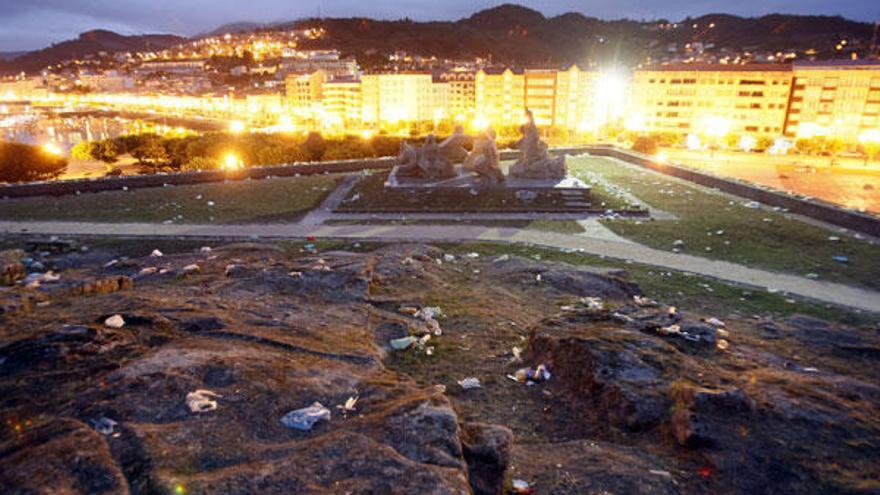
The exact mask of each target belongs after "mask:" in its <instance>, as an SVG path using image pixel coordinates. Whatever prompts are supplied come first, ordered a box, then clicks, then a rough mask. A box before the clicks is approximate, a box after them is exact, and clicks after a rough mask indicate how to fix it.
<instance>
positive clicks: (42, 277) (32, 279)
mask: <svg viewBox="0 0 880 495" xmlns="http://www.w3.org/2000/svg"><path fill="white" fill-rule="evenodd" d="M59 280H61V275H58V274H57V273H55V272H53V271H48V272H46V273H31V274H29V275H28V276H27V277H25V278H24V280H22V283H23V284H24V285H25V287H28V288H30V289H36V288H37V287H39V286H41V285H43V284H47V283H52V282H57V281H59Z"/></svg>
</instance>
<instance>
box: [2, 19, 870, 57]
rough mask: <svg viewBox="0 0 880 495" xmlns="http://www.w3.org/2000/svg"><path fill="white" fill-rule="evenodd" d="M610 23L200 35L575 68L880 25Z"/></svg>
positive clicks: (159, 43) (859, 37) (144, 45)
mask: <svg viewBox="0 0 880 495" xmlns="http://www.w3.org/2000/svg"><path fill="white" fill-rule="evenodd" d="M667 22H668V21H652V22H642V21H633V20H627V19H621V20H611V21H609V20H603V19H598V18H595V17H589V16H588V15H585V14H583V13H577V12H570V13H566V14H562V15H559V16H555V17H546V16H544V15H543V14H542V13H540V12H538V11H536V10H533V9H530V8H527V7H523V6H520V5H513V4H504V5H500V6H498V7H494V8H491V9H486V10H483V11H480V12H477V13H475V14H473V15H472V16H470V17H467V18H464V19H459V20H457V21H433V22H416V21H413V20H410V19H400V20H393V21H386V20H375V19H368V18H311V19H302V20H297V21H291V22H283V23H275V24H259V23H253V22H237V23H231V24H226V25H223V26H220V27H218V28H217V29H215V30H213V31H211V32H209V33H205V34H204V35H200V36H209V35H219V34H224V33H227V32H247V31H253V30H267V29H278V30H281V29H303V28H310V27H323V28H324V29H325V31H326V35H325V36H324V37H322V38H320V39H316V40H305V41H303V42H302V43H301V45H300V46H301V47H303V48H335V49H338V50H340V51H342V52H343V53H344V54H346V55H354V56H356V57H357V58H358V60H359V61H361V63H362V64H364V65H365V66H366V67H368V68H371V67H377V66H381V64H383V63H385V61H386V60H387V59H386V58H385V57H384V54H385V53H389V52H393V51H397V50H405V51H407V52H409V53H411V54H419V55H424V56H437V57H440V58H453V59H463V58H467V59H470V58H474V57H482V58H485V59H488V60H490V61H492V62H496V63H503V64H510V65H518V66H537V65H568V64H572V63H578V64H582V65H585V64H587V63H590V62H605V61H617V62H620V63H624V64H634V63H638V62H641V61H642V60H644V57H645V56H646V55H663V54H664V53H665V50H666V47H667V46H668V45H669V44H670V43H676V44H678V45H681V44H684V43H688V42H697V41H699V42H703V43H713V44H714V45H715V46H716V48H721V47H728V48H731V49H733V50H735V51H738V50H742V49H744V48H746V49H755V50H773V51H775V50H788V49H800V50H803V49H807V48H815V49H816V50H817V51H818V55H819V56H820V57H834V56H835V55H839V54H836V53H835V52H834V46H835V44H837V42H838V41H839V40H842V39H846V40H848V45H847V46H848V47H857V48H858V47H861V48H862V49H863V50H864V47H866V46H867V45H868V43H869V40H870V38H871V34H872V30H873V26H872V25H871V24H868V23H863V22H856V21H851V20H848V19H844V18H842V17H832V16H802V15H785V14H771V15H766V16H763V17H753V18H748V17H739V16H734V15H727V14H707V15H704V16H700V17H695V18H687V19H684V20H681V21H679V22H678V23H677V24H678V25H677V27H675V28H673V29H661V28H660V26H661V25H662V24H666V23H667ZM185 41H187V39H186V38H182V37H179V36H172V35H145V36H122V35H119V34H116V33H113V32H110V31H90V32H88V33H83V34H82V35H80V36H79V38H78V39H76V40H71V41H65V42H63V43H59V44H57V45H53V46H51V47H49V48H46V49H44V50H40V51H36V52H31V53H27V54H25V55H21V56H18V57H16V58H15V59H14V60H12V61H7V62H6V63H5V64H4V63H3V62H2V60H0V71H2V70H4V69H3V67H4V66H5V71H6V72H18V71H22V70H25V71H30V72H33V71H37V70H40V69H42V68H43V67H46V66H47V65H50V64H55V63H58V62H60V61H62V60H66V59H70V58H76V57H82V56H84V55H86V54H89V53H95V52H98V51H108V52H114V51H144V50H153V49H162V48H167V47H170V46H174V45H176V44H179V43H182V42H185Z"/></svg>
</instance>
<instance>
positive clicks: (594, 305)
mask: <svg viewBox="0 0 880 495" xmlns="http://www.w3.org/2000/svg"><path fill="white" fill-rule="evenodd" d="M581 304H583V305H584V306H586V307H587V309H589V310H590V311H601V310H602V309H603V308H605V302H604V301H602V298H601V297H591V296H587V297H582V298H581Z"/></svg>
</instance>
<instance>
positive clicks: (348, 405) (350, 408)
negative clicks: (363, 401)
mask: <svg viewBox="0 0 880 495" xmlns="http://www.w3.org/2000/svg"><path fill="white" fill-rule="evenodd" d="M358 399H359V397H357V396H354V397H349V398H348V399H346V400H345V404H339V405H337V406H336V409H339V410H340V411H342V414H348V413H350V412H354V408H355V406H356V405H357V401H358Z"/></svg>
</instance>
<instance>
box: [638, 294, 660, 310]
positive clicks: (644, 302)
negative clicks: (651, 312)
mask: <svg viewBox="0 0 880 495" xmlns="http://www.w3.org/2000/svg"><path fill="white" fill-rule="evenodd" d="M633 302H634V303H636V306H641V307H643V308H654V307H657V306H658V303H657V301H655V300H653V299H651V298H649V297H647V296H639V295H635V296H633Z"/></svg>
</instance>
